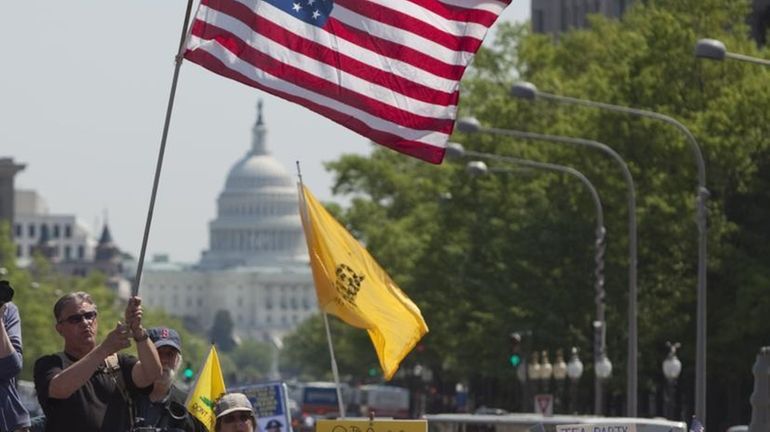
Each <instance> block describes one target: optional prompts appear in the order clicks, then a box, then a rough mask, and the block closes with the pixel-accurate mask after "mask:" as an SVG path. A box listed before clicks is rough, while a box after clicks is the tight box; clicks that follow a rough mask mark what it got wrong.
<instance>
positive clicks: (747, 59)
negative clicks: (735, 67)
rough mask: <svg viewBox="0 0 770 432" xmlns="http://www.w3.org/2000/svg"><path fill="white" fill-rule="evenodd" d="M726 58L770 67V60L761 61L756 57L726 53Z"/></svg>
mask: <svg viewBox="0 0 770 432" xmlns="http://www.w3.org/2000/svg"><path fill="white" fill-rule="evenodd" d="M725 57H727V58H730V59H733V60H738V61H742V62H746V63H754V64H758V65H762V66H770V60H765V59H760V58H756V57H751V56H747V55H744V54H738V53H731V52H726V53H725Z"/></svg>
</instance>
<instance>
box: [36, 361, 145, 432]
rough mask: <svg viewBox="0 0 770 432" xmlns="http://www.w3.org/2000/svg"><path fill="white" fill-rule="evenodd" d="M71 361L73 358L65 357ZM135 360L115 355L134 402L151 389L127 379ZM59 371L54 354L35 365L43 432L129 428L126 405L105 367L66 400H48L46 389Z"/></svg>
mask: <svg viewBox="0 0 770 432" xmlns="http://www.w3.org/2000/svg"><path fill="white" fill-rule="evenodd" d="M67 357H69V359H70V360H72V361H73V362H75V361H77V359H75V358H73V357H72V356H69V355H67ZM136 362H137V359H136V357H133V356H130V355H127V354H118V365H119V366H120V373H121V375H122V376H123V382H124V383H125V388H126V391H127V392H128V394H129V395H131V396H132V397H133V399H134V400H135V399H136V395H137V394H140V393H144V394H147V393H149V392H150V391H152V386H149V387H146V388H143V389H139V388H137V387H136V384H134V380H133V379H132V378H131V369H133V367H134V365H135V364H136ZM61 370H62V360H61V358H60V357H59V356H58V355H56V354H52V355H47V356H43V357H40V358H39V359H38V360H37V361H36V362H35V390H37V398H38V401H39V402H40V406H41V407H42V408H43V412H44V413H45V415H46V427H45V430H46V432H71V431H78V432H124V431H126V430H128V428H129V424H130V423H129V412H128V404H127V403H126V401H125V400H124V398H123V395H122V394H121V392H120V390H119V389H118V388H117V384H116V383H115V379H114V378H113V376H112V374H111V372H110V371H108V370H107V369H106V368H105V367H100V368H99V369H97V370H96V371H95V372H94V374H93V375H91V378H89V379H88V381H86V383H85V384H83V386H82V387H80V388H79V389H78V390H77V391H75V393H73V394H72V395H70V397H68V398H67V399H56V398H51V397H48V386H49V384H50V383H51V379H53V377H54V376H56V374H58V373H59V372H60V371H61Z"/></svg>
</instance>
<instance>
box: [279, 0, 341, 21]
mask: <svg viewBox="0 0 770 432" xmlns="http://www.w3.org/2000/svg"><path fill="white" fill-rule="evenodd" d="M265 1H266V2H268V3H270V4H271V5H273V6H275V7H277V8H278V9H280V10H282V11H284V12H286V13H287V14H290V15H291V16H294V17H296V18H299V19H301V20H302V21H305V22H306V23H308V24H311V25H314V26H317V27H323V25H324V24H326V20H327V19H329V15H330V14H331V13H332V8H334V1H333V0H265Z"/></svg>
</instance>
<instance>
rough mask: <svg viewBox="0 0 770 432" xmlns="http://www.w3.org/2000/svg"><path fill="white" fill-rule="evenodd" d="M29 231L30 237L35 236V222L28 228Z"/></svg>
mask: <svg viewBox="0 0 770 432" xmlns="http://www.w3.org/2000/svg"><path fill="white" fill-rule="evenodd" d="M27 233H28V234H29V237H30V238H34V237H35V225H34V224H29V228H28V229H27Z"/></svg>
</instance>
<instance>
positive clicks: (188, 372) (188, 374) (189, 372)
mask: <svg viewBox="0 0 770 432" xmlns="http://www.w3.org/2000/svg"><path fill="white" fill-rule="evenodd" d="M182 375H183V376H184V382H186V383H189V382H190V381H192V379H193V376H195V372H193V369H192V364H191V363H190V362H187V364H186V365H185V367H184V371H182Z"/></svg>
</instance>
